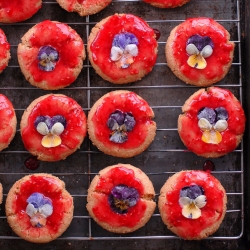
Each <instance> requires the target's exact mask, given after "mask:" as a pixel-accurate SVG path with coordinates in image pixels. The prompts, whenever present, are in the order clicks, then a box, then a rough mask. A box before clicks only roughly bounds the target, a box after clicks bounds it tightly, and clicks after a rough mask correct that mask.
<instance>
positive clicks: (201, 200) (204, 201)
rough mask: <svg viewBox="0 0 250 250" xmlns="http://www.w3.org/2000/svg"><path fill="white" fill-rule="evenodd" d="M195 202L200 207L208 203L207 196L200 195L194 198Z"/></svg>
mask: <svg viewBox="0 0 250 250" xmlns="http://www.w3.org/2000/svg"><path fill="white" fill-rule="evenodd" d="M194 204H195V205H196V206H197V207H198V208H202V207H204V206H205V205H206V204H207V198H206V196H205V195H200V196H198V197H197V198H196V199H195V200H194Z"/></svg>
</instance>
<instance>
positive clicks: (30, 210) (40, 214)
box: [26, 192, 53, 228]
mask: <svg viewBox="0 0 250 250" xmlns="http://www.w3.org/2000/svg"><path fill="white" fill-rule="evenodd" d="M27 202H28V205H27V207H26V213H27V214H28V215H29V217H30V223H31V224H32V226H33V227H39V228H40V227H43V226H45V225H46V221H47V217H49V216H50V215H51V214H52V213H53V206H52V201H51V199H49V198H47V197H44V195H43V194H41V193H38V192H35V193H33V194H31V195H30V196H29V197H28V199H27Z"/></svg>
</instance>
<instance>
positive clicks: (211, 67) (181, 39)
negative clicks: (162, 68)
mask: <svg viewBox="0 0 250 250" xmlns="http://www.w3.org/2000/svg"><path fill="white" fill-rule="evenodd" d="M229 39H230V35H229V33H228V32H227V30H226V29H225V28H224V27H223V26H222V25H220V24H219V23H217V22H216V21H214V20H213V19H211V18H190V19H187V20H186V21H185V22H183V23H181V24H180V25H178V26H177V27H175V28H174V29H173V30H172V31H171V33H170V36H169V37H168V40H167V43H166V48H165V53H166V60H167V64H168V66H169V67H170V69H171V70H172V71H173V73H174V74H175V75H176V76H177V77H178V78H180V79H181V80H182V81H184V82H185V83H187V84H192V85H196V86H208V85H211V84H213V83H216V82H218V81H220V80H221V79H223V78H224V76H225V75H226V74H227V72H228V71H229V69H230V66H231V64H232V60H233V53H234V46H235V45H234V42H231V41H229Z"/></svg>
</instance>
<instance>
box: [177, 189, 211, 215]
mask: <svg viewBox="0 0 250 250" xmlns="http://www.w3.org/2000/svg"><path fill="white" fill-rule="evenodd" d="M206 203H207V199H206V196H205V195H204V190H203V188H202V187H200V186H198V185H191V186H187V187H184V188H182V189H181V191H180V198H179V204H180V206H181V207H182V215H183V216H184V217H186V218H188V219H198V218H199V217H200V216H201V210H200V208H203V207H204V206H205V205H206Z"/></svg>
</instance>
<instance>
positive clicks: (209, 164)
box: [203, 160, 215, 172]
mask: <svg viewBox="0 0 250 250" xmlns="http://www.w3.org/2000/svg"><path fill="white" fill-rule="evenodd" d="M203 170H204V171H208V172H211V171H214V170H215V165H214V163H213V162H212V161H210V160H206V161H205V162H204V164H203Z"/></svg>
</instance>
